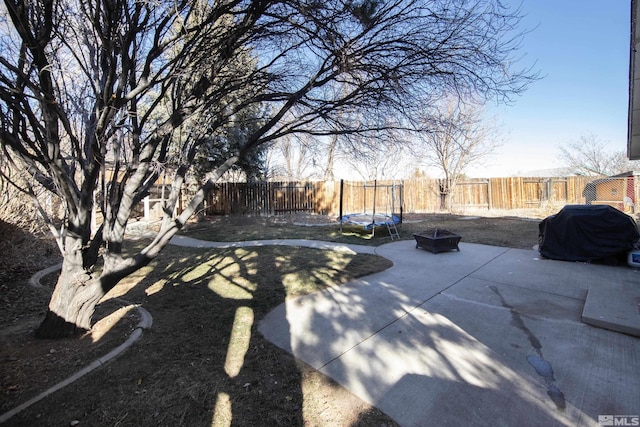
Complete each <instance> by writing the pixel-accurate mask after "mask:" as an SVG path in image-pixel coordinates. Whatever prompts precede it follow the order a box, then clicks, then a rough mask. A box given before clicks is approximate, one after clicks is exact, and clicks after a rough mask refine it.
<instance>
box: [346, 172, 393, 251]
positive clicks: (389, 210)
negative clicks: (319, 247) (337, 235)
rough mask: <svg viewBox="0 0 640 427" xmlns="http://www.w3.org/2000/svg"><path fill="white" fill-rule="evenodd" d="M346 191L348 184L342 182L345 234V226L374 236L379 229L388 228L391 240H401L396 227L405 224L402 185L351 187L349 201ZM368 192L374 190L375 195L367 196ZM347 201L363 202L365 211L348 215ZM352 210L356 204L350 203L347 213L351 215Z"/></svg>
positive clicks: (374, 182)
mask: <svg viewBox="0 0 640 427" xmlns="http://www.w3.org/2000/svg"><path fill="white" fill-rule="evenodd" d="M344 187H345V183H344V181H342V180H341V181H340V214H339V215H338V220H339V221H340V231H341V232H342V225H343V224H349V225H356V226H360V227H363V228H364V229H365V231H370V232H371V235H372V236H374V235H375V230H376V227H386V228H387V231H388V232H389V237H391V240H394V239H395V238H398V239H399V238H400V235H399V233H398V229H397V227H396V225H397V224H401V223H402V184H396V183H395V182H393V183H391V184H382V185H380V184H379V183H378V182H377V181H373V185H371V184H369V183H367V182H365V183H359V184H357V185H354V186H349V190H350V191H349V192H348V193H349V196H348V197H345V188H344ZM367 189H373V192H371V191H369V193H368V194H367ZM358 190H360V191H358ZM378 193H382V194H378ZM367 196H369V197H367ZM347 201H349V202H353V201H360V203H361V208H362V210H361V211H360V212H357V211H356V213H347V214H344V211H345V209H344V203H345V202H347ZM380 205H384V206H380ZM351 207H353V203H349V207H347V209H346V211H347V212H349V210H350V208H351ZM396 207H399V209H400V214H399V215H396V214H395V209H396ZM369 208H370V209H369Z"/></svg>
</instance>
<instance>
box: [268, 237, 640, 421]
mask: <svg viewBox="0 0 640 427" xmlns="http://www.w3.org/2000/svg"><path fill="white" fill-rule="evenodd" d="M353 249H354V250H358V249H359V248H357V247H355V248H353ZM460 249H461V250H460V252H446V253H440V254H437V255H435V254H432V253H430V252H428V251H425V250H422V249H416V247H415V242H413V241H400V242H394V243H389V244H386V245H383V246H381V247H378V248H377V249H376V250H375V252H376V253H377V254H379V255H381V256H383V257H386V258H388V259H390V260H392V261H393V262H394V266H393V267H392V268H391V269H389V270H386V271H384V272H381V273H378V274H375V275H372V276H368V277H365V278H362V279H360V280H356V281H354V282H351V283H349V284H347V285H346V286H341V287H338V288H333V289H329V290H326V291H324V292H320V293H317V294H313V295H308V296H305V297H301V298H298V299H295V300H290V301H287V302H286V303H284V304H282V305H280V306H279V307H277V308H276V309H275V310H274V311H272V312H271V313H270V314H269V315H268V316H266V317H265V319H264V320H263V321H262V323H261V324H260V331H261V332H262V333H263V334H264V336H265V337H266V338H268V339H269V340H271V341H272V342H274V343H275V344H276V345H278V346H280V347H281V348H283V349H285V350H287V351H289V352H291V353H293V354H294V355H295V356H296V357H298V358H300V359H302V360H303V361H305V362H306V363H308V364H310V365H312V366H313V367H315V368H316V369H318V370H320V371H321V372H323V373H325V374H326V375H328V376H329V377H331V378H333V379H335V380H336V381H337V382H339V383H340V384H342V385H343V386H345V387H346V388H347V389H349V390H350V391H351V392H353V393H355V394H356V395H358V396H359V397H360V398H362V399H363V400H365V401H367V402H369V403H372V404H373V405H375V406H377V407H378V408H380V409H381V410H383V411H384V412H386V413H387V414H388V415H390V416H391V417H393V418H394V419H395V420H396V421H397V422H398V423H399V424H401V425H403V426H428V425H439V426H459V425H474V426H485V425H486V426H515V425H526V426H553V425H567V426H587V425H605V423H606V422H609V421H608V420H611V417H609V418H607V419H606V420H605V418H603V417H604V416H607V415H609V416H614V415H621V414H622V415H625V416H629V417H627V418H625V419H624V420H623V421H625V422H634V421H637V420H638V418H637V417H638V416H640V369H639V366H640V363H639V362H640V339H639V338H637V337H635V336H632V335H629V334H634V333H635V334H636V335H638V334H640V315H638V309H637V298H638V297H640V270H637V269H632V268H629V267H626V266H617V267H612V266H603V265H595V264H585V263H573V262H564V261H553V260H548V259H542V258H540V256H539V254H538V252H537V251H534V250H519V249H508V248H501V247H494V246H485V245H478V244H469V243H461V244H460ZM369 250H370V249H369ZM583 316H584V321H587V322H589V323H591V324H586V323H585V322H584V321H583ZM593 324H597V325H598V326H604V327H607V328H614V329H616V328H617V327H621V328H624V329H618V330H623V331H624V332H626V333H620V332H616V331H612V330H609V329H603V328H602V327H596V326H593ZM620 325H622V326H620ZM634 417H636V418H634ZM619 419H622V418H616V419H615V420H616V421H617V420H619ZM599 420H600V421H601V423H599ZM612 422H613V421H612ZM609 425H613V424H609ZM618 425H619V424H618ZM628 425H631V424H628Z"/></svg>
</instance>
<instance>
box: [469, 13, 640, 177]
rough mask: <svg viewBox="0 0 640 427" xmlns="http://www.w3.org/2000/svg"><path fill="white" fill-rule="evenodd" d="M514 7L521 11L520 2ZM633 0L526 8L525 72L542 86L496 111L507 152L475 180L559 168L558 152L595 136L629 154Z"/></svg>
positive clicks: (490, 162) (476, 172)
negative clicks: (536, 75)
mask: <svg viewBox="0 0 640 427" xmlns="http://www.w3.org/2000/svg"><path fill="white" fill-rule="evenodd" d="M507 3H509V4H514V5H516V6H517V5H518V4H519V3H520V2H519V0H508V1H507ZM630 8H631V0H522V4H521V9H522V13H523V14H524V15H526V16H525V18H524V20H523V23H522V24H523V28H529V29H532V30H531V32H530V33H529V34H527V35H526V36H525V38H524V41H523V43H522V49H521V54H522V59H521V61H522V65H531V64H533V63H534V62H535V68H536V69H538V70H539V71H540V73H541V75H542V76H543V78H542V79H541V80H539V81H537V82H535V83H533V84H532V85H531V86H530V87H529V89H528V90H527V91H526V92H525V93H524V94H523V95H522V96H520V97H518V98H517V99H516V100H515V104H514V105H511V106H506V107H505V106H501V107H499V108H496V110H495V114H496V116H497V120H498V122H499V123H501V124H502V133H503V137H504V144H503V146H502V147H501V148H499V149H498V150H497V152H496V155H495V156H494V157H493V158H491V159H489V160H488V161H487V166H486V167H484V168H477V169H474V170H471V171H470V175H472V176H483V177H487V176H508V175H512V174H514V173H525V172H527V171H535V170H540V169H549V168H554V167H558V166H560V164H559V162H558V159H557V156H558V147H559V146H561V145H562V144H564V143H567V142H569V141H571V140H575V139H578V138H579V137H580V136H581V135H585V134H594V135H597V136H598V137H599V138H600V139H602V140H604V141H607V142H608V143H609V148H610V150H611V151H624V150H626V138H627V108H628V85H629V82H628V78H629V43H630V39H629V32H630V29H629V21H630V17H629V16H630Z"/></svg>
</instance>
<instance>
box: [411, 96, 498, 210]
mask: <svg viewBox="0 0 640 427" xmlns="http://www.w3.org/2000/svg"><path fill="white" fill-rule="evenodd" d="M421 123H422V126H423V130H422V131H421V132H419V133H418V135H419V143H418V144H416V147H415V148H414V153H415V155H416V157H417V158H419V159H420V162H421V163H422V164H423V165H425V166H430V167H434V168H435V169H437V170H438V171H440V172H441V174H442V178H441V179H440V197H441V205H440V208H441V209H451V195H452V194H453V192H454V191H455V188H456V185H457V184H458V182H459V180H460V178H461V177H462V176H463V175H464V172H465V170H466V169H467V168H468V167H469V166H471V165H477V164H478V163H481V162H482V161H484V160H486V159H487V158H488V157H489V156H490V155H491V154H492V153H493V152H494V151H495V149H496V148H498V147H499V146H500V144H501V142H500V139H499V132H498V127H497V126H496V125H495V124H494V123H493V122H492V121H490V120H489V119H487V118H485V116H484V110H483V108H482V107H481V106H479V105H477V104H470V103H463V102H461V101H459V100H458V99H456V98H453V97H449V98H446V99H445V100H444V101H443V102H441V103H439V104H438V105H436V106H435V107H434V108H432V109H430V110H426V111H425V112H424V114H423V115H422V117H421Z"/></svg>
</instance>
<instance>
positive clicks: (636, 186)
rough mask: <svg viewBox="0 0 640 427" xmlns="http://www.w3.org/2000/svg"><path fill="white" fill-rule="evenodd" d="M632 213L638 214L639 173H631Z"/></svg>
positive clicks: (639, 194)
mask: <svg viewBox="0 0 640 427" xmlns="http://www.w3.org/2000/svg"><path fill="white" fill-rule="evenodd" d="M633 192H634V195H633V213H634V214H635V213H640V173H636V172H634V173H633Z"/></svg>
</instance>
